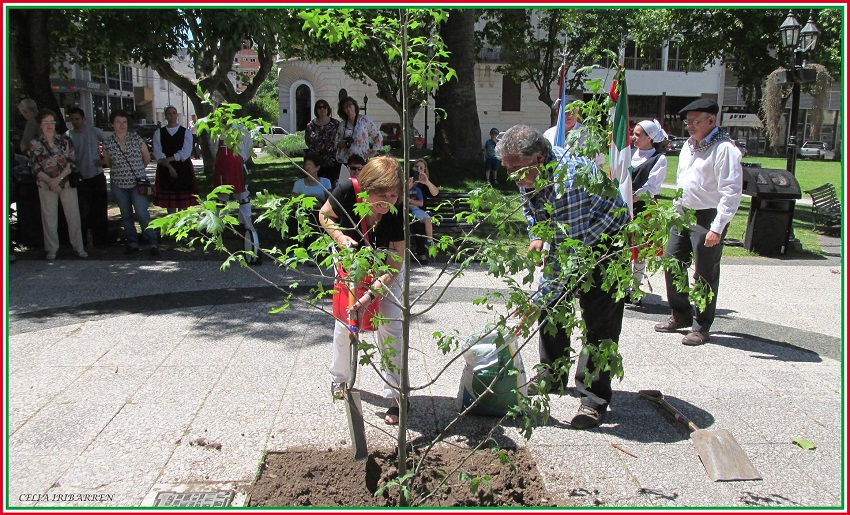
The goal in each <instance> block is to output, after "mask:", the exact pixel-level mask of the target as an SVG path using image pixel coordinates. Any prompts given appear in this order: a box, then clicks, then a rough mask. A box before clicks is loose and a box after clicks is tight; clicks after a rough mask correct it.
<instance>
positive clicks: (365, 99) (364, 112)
mask: <svg viewBox="0 0 850 515" xmlns="http://www.w3.org/2000/svg"><path fill="white" fill-rule="evenodd" d="M368 103H369V97H367V96H366V95H365V94H364V95H363V114H366V104H368Z"/></svg>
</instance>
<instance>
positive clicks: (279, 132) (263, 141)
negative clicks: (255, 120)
mask: <svg viewBox="0 0 850 515" xmlns="http://www.w3.org/2000/svg"><path fill="white" fill-rule="evenodd" d="M260 131H262V128H260ZM287 134H289V133H288V132H287V131H286V129H284V128H283V127H278V126H276V125H273V126H271V127H269V132H261V133H260V148H263V147H265V146H266V145H274V144H275V143H277V142H279V141H280V140H281V139H283V137H284V136H286V135H287Z"/></svg>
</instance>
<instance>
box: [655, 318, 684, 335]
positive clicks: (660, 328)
mask: <svg viewBox="0 0 850 515" xmlns="http://www.w3.org/2000/svg"><path fill="white" fill-rule="evenodd" d="M690 326H691V321H690V320H688V321H684V320H682V321H679V320H676V317H674V316H673V315H670V318H668V319H667V320H665V321H664V322H659V323H657V324H655V332H657V333H675V332H676V331H678V330H679V329H686V328H688V327H690Z"/></svg>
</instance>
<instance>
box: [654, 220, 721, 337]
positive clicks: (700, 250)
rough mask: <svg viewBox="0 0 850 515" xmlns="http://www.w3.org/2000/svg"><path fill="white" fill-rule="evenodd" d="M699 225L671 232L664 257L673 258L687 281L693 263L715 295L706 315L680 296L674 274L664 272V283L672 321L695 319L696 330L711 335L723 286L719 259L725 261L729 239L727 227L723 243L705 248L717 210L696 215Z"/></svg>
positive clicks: (708, 305) (681, 294)
mask: <svg viewBox="0 0 850 515" xmlns="http://www.w3.org/2000/svg"><path fill="white" fill-rule="evenodd" d="M695 213H696V218H697V223H696V224H695V225H692V226H690V227H687V228H684V229H682V232H681V234H680V233H679V232H678V231H677V230H676V228H675V227H674V228H673V229H671V230H670V239H669V240H667V248H666V249H664V257H673V258H675V259H676V261H677V262H678V265H679V270H680V271H681V272H682V273H683V274H684V275H685V279H686V280H687V281H688V284H690V278H689V277H688V267H689V266H690V265H691V262H692V261H693V262H694V267H695V268H696V275H697V277H699V278H701V279H702V280H704V281H705V282H706V283H708V286H709V287H710V288H711V291H712V292H714V295H713V296H712V298H711V301H710V302H709V303H708V304H707V305H706V307H705V310H704V311H699V310H696V316H694V308H693V307H692V306H691V301H690V300H688V294H687V293H683V292H680V291H679V290H678V289H677V288H676V285H675V283H674V282H673V273H672V272H671V271H670V270H667V271H665V273H664V279H665V281H666V282H667V302H668V303H669V304H670V309H671V310H672V311H673V317H675V318H676V320H678V321H680V322H686V321H690V320H691V318H692V317H693V330H694V331H702V332H708V331H709V330H710V329H711V324H712V323H713V322H714V313H715V310H716V308H717V287H718V286H719V285H720V258H721V257H723V239H724V238H725V237H726V230H727V229H728V228H729V226H728V225H727V226H726V227H724V228H723V234H721V235H720V243H718V244H717V245H715V246H713V247H706V246H705V235H706V234H708V232H709V229H710V227H711V222H712V221H714V218H715V217H716V216H717V210H716V209H702V210H699V211H696V212H695Z"/></svg>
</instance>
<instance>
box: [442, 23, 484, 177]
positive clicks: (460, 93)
mask: <svg viewBox="0 0 850 515" xmlns="http://www.w3.org/2000/svg"><path fill="white" fill-rule="evenodd" d="M440 35H441V36H442V38H443V41H445V43H446V46H447V48H448V50H449V54H450V55H449V58H448V65H449V66H450V67H451V68H452V69H454V70H455V71H456V72H457V80H453V81H451V82H448V83H446V84H443V85H442V86H441V87H440V89H439V90H438V91H437V95H436V97H435V102H436V108H437V109H436V110H435V112H436V113H445V114H447V116H440V115H438V116H437V122H436V124H435V130H434V156H435V157H440V158H443V159H451V160H458V159H461V160H464V159H469V158H470V157H474V158H475V160H476V161H478V160H479V157H478V156H470V153H469V149H472V148H480V147H481V126H480V124H479V123H478V106H477V103H476V98H475V62H476V56H475V12H474V11H471V10H454V11H450V14H449V19H448V21H447V22H446V23H445V24H443V25H442V27H441V28H440Z"/></svg>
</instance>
